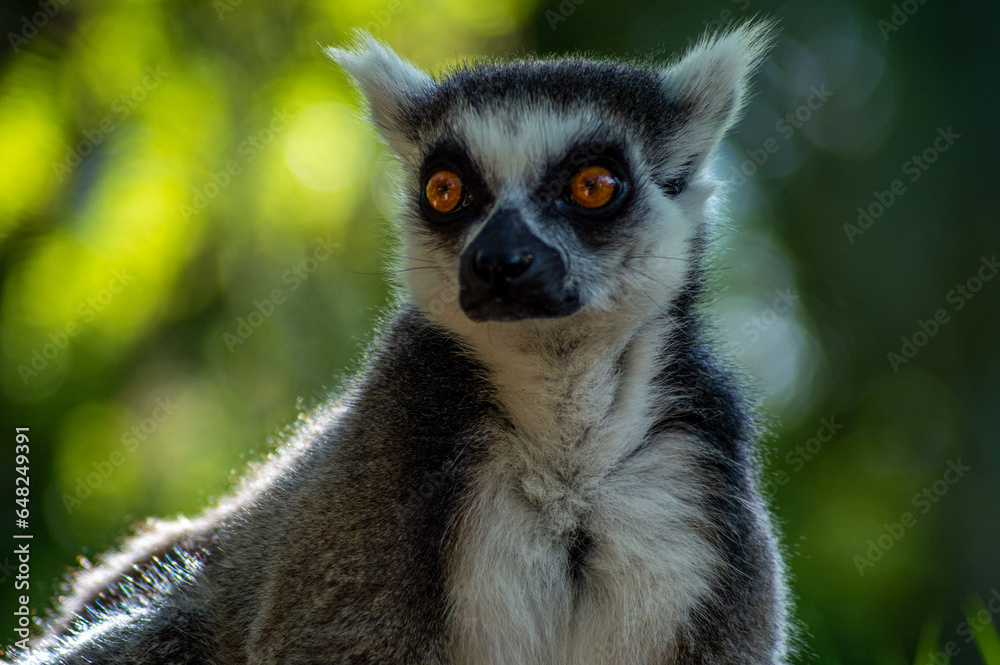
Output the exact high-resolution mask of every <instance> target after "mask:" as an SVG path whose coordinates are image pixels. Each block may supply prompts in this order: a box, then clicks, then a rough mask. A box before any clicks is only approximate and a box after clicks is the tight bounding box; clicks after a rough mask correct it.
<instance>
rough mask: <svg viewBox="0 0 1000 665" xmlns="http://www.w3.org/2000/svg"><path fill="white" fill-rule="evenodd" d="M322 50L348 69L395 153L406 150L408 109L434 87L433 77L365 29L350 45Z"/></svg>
mask: <svg viewBox="0 0 1000 665" xmlns="http://www.w3.org/2000/svg"><path fill="white" fill-rule="evenodd" d="M324 52H325V53H326V54H327V56H329V57H330V59H331V60H333V61H334V62H336V63H337V64H338V65H340V66H341V67H343V68H344V69H345V70H347V73H348V74H349V75H350V76H351V79H352V80H353V81H354V84H355V85H356V86H357V87H358V89H359V90H360V91H361V92H362V94H364V96H365V100H366V101H367V104H368V112H369V115H370V116H371V121H372V124H374V125H375V128H376V129H378V131H379V133H380V134H381V135H382V137H383V138H385V140H386V141H387V142H388V143H389V146H390V147H391V148H392V149H393V150H395V151H396V153H397V154H399V155H403V154H405V153H406V152H408V151H409V149H410V147H411V145H412V144H411V142H410V140H409V139H408V132H407V125H408V123H407V120H406V116H407V112H408V110H409V109H411V108H412V107H413V106H415V105H416V104H417V103H418V101H419V100H421V99H423V98H426V97H427V96H428V95H429V94H430V93H431V92H432V91H433V90H434V86H435V84H434V80H433V79H432V78H431V77H430V76H429V75H427V74H426V73H425V72H423V71H421V70H420V69H417V68H416V67H415V66H414V65H413V64H411V63H409V62H407V61H406V60H404V59H402V58H400V57H399V56H398V55H396V53H395V52H394V51H393V50H392V49H390V48H389V47H388V46H386V45H385V44H384V43H382V42H380V41H378V40H377V39H375V38H374V37H372V36H371V35H368V34H367V33H364V32H358V33H357V34H356V38H355V43H354V45H353V46H352V47H350V48H346V49H341V48H336V47H333V46H329V47H327V48H326V49H324Z"/></svg>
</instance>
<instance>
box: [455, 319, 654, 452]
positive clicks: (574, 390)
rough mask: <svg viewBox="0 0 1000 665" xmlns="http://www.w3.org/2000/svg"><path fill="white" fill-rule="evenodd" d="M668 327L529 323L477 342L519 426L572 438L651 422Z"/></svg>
mask: <svg viewBox="0 0 1000 665" xmlns="http://www.w3.org/2000/svg"><path fill="white" fill-rule="evenodd" d="M662 327H663V326H662V322H658V321H648V322H645V323H644V324H641V325H636V326H634V327H633V328H630V329H627V330H621V329H618V330H614V331H601V330H600V329H599V327H597V326H588V325H586V324H581V325H578V326H572V327H570V326H552V327H550V328H549V329H548V330H546V329H545V328H546V327H545V326H541V327H539V328H537V329H536V328H531V327H528V326H525V327H523V328H519V329H518V330H517V331H515V332H512V331H510V330H507V331H504V333H505V334H497V333H496V332H495V331H494V332H493V334H489V335H483V336H482V338H481V339H478V340H473V346H474V350H475V351H476V352H477V354H478V355H479V356H480V359H481V360H482V361H483V363H484V364H485V365H486V367H487V368H488V369H489V370H490V372H491V376H492V380H493V382H494V385H495V388H496V391H497V394H498V396H499V399H500V402H501V406H502V407H503V408H504V410H505V411H506V413H507V415H508V417H509V418H510V419H511V422H512V424H513V426H514V428H515V430H516V431H517V432H518V433H519V434H520V435H521V436H523V437H524V438H526V439H527V440H529V441H531V442H533V443H534V444H535V445H538V446H550V445H555V446H573V445H575V444H576V443H578V442H580V441H582V440H584V439H585V438H587V436H588V434H592V433H593V432H594V431H595V430H597V429H600V430H603V429H605V428H606V427H609V426H617V427H625V428H637V427H638V428H641V427H642V426H643V423H645V422H646V420H647V419H648V417H649V412H650V409H649V406H650V403H651V400H652V399H653V397H654V395H653V392H654V391H653V390H652V389H651V383H652V382H653V379H654V377H655V376H656V374H657V373H658V371H659V369H660V365H661V362H662V361H661V357H662V345H663V330H662ZM581 331H584V332H581Z"/></svg>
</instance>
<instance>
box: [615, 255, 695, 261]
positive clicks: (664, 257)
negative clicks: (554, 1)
mask: <svg viewBox="0 0 1000 665" xmlns="http://www.w3.org/2000/svg"><path fill="white" fill-rule="evenodd" d="M625 258H626V259H666V260H669V261H686V260H687V259H685V258H683V257H679V256H662V255H660V254H626V255H625Z"/></svg>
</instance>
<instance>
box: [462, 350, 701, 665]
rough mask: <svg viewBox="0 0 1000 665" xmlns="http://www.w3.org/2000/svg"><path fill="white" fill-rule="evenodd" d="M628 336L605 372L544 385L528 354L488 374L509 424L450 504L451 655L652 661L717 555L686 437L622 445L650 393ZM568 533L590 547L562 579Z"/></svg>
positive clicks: (644, 424)
mask: <svg viewBox="0 0 1000 665" xmlns="http://www.w3.org/2000/svg"><path fill="white" fill-rule="evenodd" d="M641 346H642V345H640V346H639V347H635V346H633V349H632V350H631V351H630V352H629V353H628V354H627V355H626V357H625V361H624V366H621V363H618V365H619V366H618V368H617V369H613V367H614V365H615V361H614V360H613V359H609V360H608V362H601V361H599V360H597V359H594V358H591V359H589V360H587V361H586V362H582V363H581V364H580V365H579V367H580V369H579V371H578V372H573V371H572V368H569V371H568V372H559V373H555V374H552V373H550V374H548V376H549V379H548V380H546V381H541V382H540V381H539V380H538V375H537V374H535V373H534V372H533V370H532V367H531V363H530V362H521V363H519V364H514V365H511V364H506V363H505V366H507V367H516V368H517V369H516V370H511V371H516V372H517V373H518V376H517V377H513V376H504V374H505V372H504V371H503V370H501V371H499V372H498V375H499V378H498V383H499V384H500V386H501V397H502V399H503V400H504V402H505V403H506V405H507V406H508V410H509V412H510V414H511V419H512V421H513V424H514V431H513V432H502V433H501V432H499V431H498V432H497V434H496V438H495V439H493V440H492V441H491V444H490V445H491V452H490V455H489V458H488V459H487V460H486V461H485V462H484V463H483V464H482V465H481V466H480V467H479V468H477V469H476V470H475V472H474V474H473V484H472V487H471V491H470V492H469V494H468V495H467V497H468V498H467V500H466V502H465V503H464V505H462V506H461V507H460V509H459V515H460V516H459V520H458V524H457V530H456V541H455V543H454V549H453V550H452V551H453V552H454V553H455V554H454V556H453V558H452V561H451V563H450V569H449V571H448V573H449V584H450V596H451V614H450V622H451V623H450V626H451V632H452V635H453V637H454V641H453V643H452V654H451V656H452V658H453V660H454V662H456V663H463V664H467V665H484V664H487V663H489V664H493V663H496V664H498V665H499V664H501V663H503V664H512V663H516V664H521V663H524V664H535V663H537V664H539V665H542V664H545V665H552V664H565V665H570V664H573V665H585V664H595V665H596V664H598V663H600V664H604V663H607V664H610V663H615V664H619V665H620V664H632V663H634V664H640V663H642V664H645V663H653V662H662V658H663V654H664V652H665V651H667V650H669V648H670V646H671V642H672V637H673V636H674V635H675V634H676V631H677V628H678V625H679V624H680V623H681V622H683V621H684V620H685V618H686V617H687V616H688V613H689V612H690V611H691V610H692V609H693V608H694V607H695V605H696V604H697V603H698V601H699V599H701V598H704V597H705V596H706V594H708V593H709V590H710V585H711V581H712V579H711V576H712V571H713V570H718V566H719V562H718V558H717V555H716V553H715V550H714V549H713V547H712V546H711V544H710V543H709V542H708V541H707V540H706V539H705V536H704V533H705V531H704V524H705V517H704V514H703V511H702V509H701V508H700V505H701V504H702V498H703V497H702V492H703V488H702V485H701V484H700V483H701V482H703V480H699V478H700V476H699V474H698V472H697V469H696V468H695V467H694V457H695V456H696V455H698V454H700V453H701V451H700V446H699V445H698V442H697V441H694V440H692V439H690V438H689V437H687V436H685V435H677V434H670V435H664V436H661V437H660V438H659V439H658V440H657V441H655V442H653V443H652V444H651V445H646V446H644V447H643V448H642V449H641V450H639V451H638V452H635V453H634V454H633V451H635V450H636V449H637V448H638V447H639V445H640V443H641V442H642V439H643V436H644V434H645V432H646V431H647V430H648V427H649V425H650V421H649V417H650V416H649V412H650V411H651V409H650V407H651V403H650V400H651V399H656V398H655V397H653V396H652V395H651V394H650V390H649V379H650V378H651V373H652V372H653V371H655V368H654V367H652V366H651V365H650V363H649V362H648V357H645V356H646V354H644V353H642V348H641ZM602 355H603V354H602ZM644 362H645V364H643V363H644ZM536 369H538V368H536ZM564 369H565V368H564ZM532 374H534V376H531V375H532ZM552 377H555V378H552ZM507 379H512V380H513V381H508V380H507ZM515 387H516V388H515ZM601 387H603V389H601ZM581 533H583V534H586V537H587V539H588V540H589V543H590V545H589V547H588V548H587V552H586V558H585V560H584V561H583V562H582V565H581V566H580V573H579V575H578V576H577V577H576V579H575V580H574V579H573V578H572V576H571V572H570V556H569V554H568V549H569V546H570V544H571V543H572V541H573V538H574V536H575V535H578V534H581Z"/></svg>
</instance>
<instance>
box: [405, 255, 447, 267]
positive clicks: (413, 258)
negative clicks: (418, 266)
mask: <svg viewBox="0 0 1000 665" xmlns="http://www.w3.org/2000/svg"><path fill="white" fill-rule="evenodd" d="M400 258H403V259H408V260H410V261H420V262H421V263H433V264H434V265H437V264H438V262H437V261H431V260H430V259H418V258H417V257H415V256H401V257H400Z"/></svg>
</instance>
